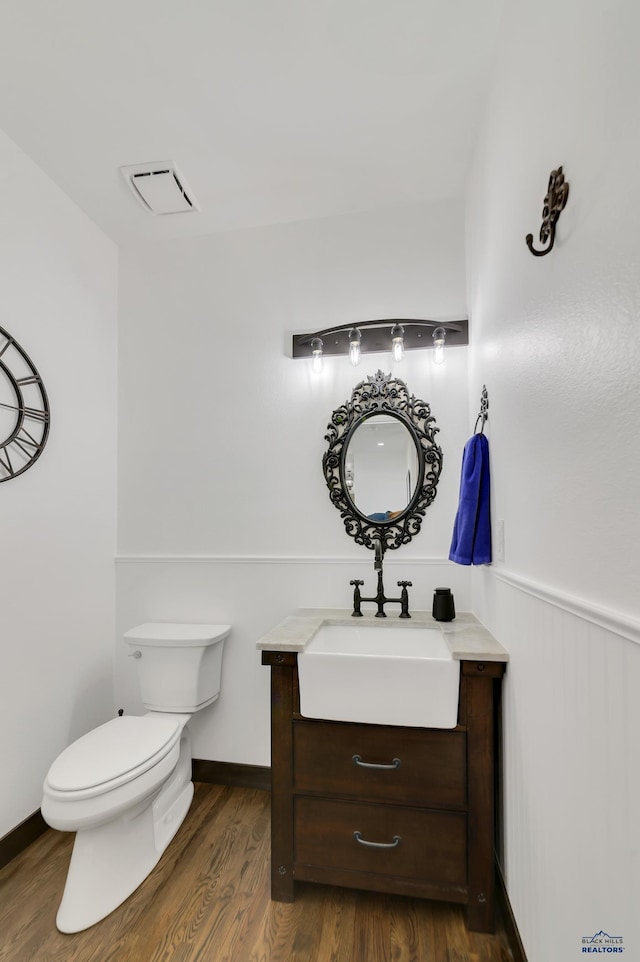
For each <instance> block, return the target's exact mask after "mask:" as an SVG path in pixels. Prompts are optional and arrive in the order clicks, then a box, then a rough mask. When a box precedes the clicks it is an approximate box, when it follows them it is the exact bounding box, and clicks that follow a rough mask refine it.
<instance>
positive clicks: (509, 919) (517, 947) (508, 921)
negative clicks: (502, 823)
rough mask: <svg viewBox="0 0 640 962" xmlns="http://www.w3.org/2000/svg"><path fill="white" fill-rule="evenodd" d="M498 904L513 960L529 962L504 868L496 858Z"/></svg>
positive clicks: (514, 961)
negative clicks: (510, 897) (512, 906)
mask: <svg viewBox="0 0 640 962" xmlns="http://www.w3.org/2000/svg"><path fill="white" fill-rule="evenodd" d="M496 905H497V909H498V911H499V913H500V915H501V917H502V924H503V926H504V931H505V935H506V936H507V942H508V943H509V948H510V950H511V954H512V956H513V962H527V956H526V955H525V951H524V945H523V944H522V939H521V938H520V933H519V932H518V926H517V925H516V919H515V916H514V914H513V909H512V908H511V902H510V901H509V896H508V895H507V887H506V885H505V882H504V875H503V874H502V869H501V867H500V863H499V862H498V859H496Z"/></svg>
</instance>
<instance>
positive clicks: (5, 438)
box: [0, 327, 49, 483]
mask: <svg viewBox="0 0 640 962" xmlns="http://www.w3.org/2000/svg"><path fill="white" fill-rule="evenodd" d="M48 436H49V400H48V398H47V392H46V391H45V389H44V384H43V383H42V378H41V377H40V375H39V374H38V372H37V370H36V368H35V365H34V364H33V361H32V360H31V359H30V357H29V356H28V355H27V353H26V352H25V351H24V350H23V349H22V348H21V347H20V345H19V344H18V343H17V342H16V341H15V340H14V339H13V337H12V336H11V335H10V334H9V333H8V332H7V331H5V330H4V328H2V327H0V483H2V481H10V480H11V478H17V477H18V475H19V474H23V473H24V472H25V471H26V470H27V468H30V467H31V465H32V464H35V462H36V461H37V460H38V458H39V457H40V455H41V454H42V451H43V449H44V446H45V444H46V443H47V438H48Z"/></svg>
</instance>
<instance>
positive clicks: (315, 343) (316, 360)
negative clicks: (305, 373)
mask: <svg viewBox="0 0 640 962" xmlns="http://www.w3.org/2000/svg"><path fill="white" fill-rule="evenodd" d="M311 357H312V361H311V370H312V371H313V373H314V374H321V373H322V338H321V337H314V338H312V339H311Z"/></svg>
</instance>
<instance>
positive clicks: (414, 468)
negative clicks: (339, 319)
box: [322, 371, 442, 549]
mask: <svg viewBox="0 0 640 962" xmlns="http://www.w3.org/2000/svg"><path fill="white" fill-rule="evenodd" d="M438 430H439V429H438V428H437V427H436V423H435V418H434V417H433V415H432V414H431V408H430V406H429V404H428V403H427V402H426V401H422V400H420V399H419V398H416V397H415V396H414V395H413V394H409V391H408V389H407V385H406V384H405V383H404V381H401V380H400V378H395V377H392V376H391V375H390V374H383V373H382V371H378V372H377V374H375V375H371V376H369V377H367V379H366V380H365V381H361V382H360V383H359V384H356V386H355V388H354V389H353V392H352V394H351V398H350V400H348V401H346V402H345V403H344V404H343V405H341V406H340V407H339V408H336V410H335V411H334V412H333V414H332V415H331V421H330V423H329V425H328V426H327V433H326V434H325V441H327V442H328V445H329V446H328V448H327V451H326V452H325V455H324V457H323V459H322V467H323V470H324V476H325V479H326V482H327V487H328V488H329V497H330V498H331V501H332V503H333V504H334V506H335V507H336V508H337V509H338V511H339V512H340V516H341V518H342V521H343V523H344V526H345V530H346V532H347V534H348V535H349V536H350V537H351V538H354V539H355V541H356V542H357V543H358V544H362V545H364V546H365V547H367V548H374V547H375V546H376V543H377V541H380V542H381V544H382V546H383V548H385V549H386V548H399V547H400V546H401V545H403V544H408V542H409V541H411V539H412V538H413V537H415V535H416V534H418V532H419V531H420V527H421V525H422V519H423V517H424V514H425V511H426V509H427V508H428V506H429V505H430V504H431V502H432V501H433V500H434V498H435V496H436V491H437V486H438V479H439V477H440V472H441V470H442V450H441V448H440V447H439V446H438V445H437V444H436V442H435V436H436V434H437V433H438Z"/></svg>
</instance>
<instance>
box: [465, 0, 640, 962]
mask: <svg viewBox="0 0 640 962" xmlns="http://www.w3.org/2000/svg"><path fill="white" fill-rule="evenodd" d="M509 9H510V16H509V20H508V23H507V25H506V29H505V36H504V39H503V44H502V56H501V58H500V60H499V62H498V64H497V67H496V74H495V78H494V85H493V92H492V96H491V98H490V101H489V105H488V111H487V115H486V118H485V122H484V128H483V134H482V137H481V141H480V144H479V148H478V153H477V157H476V162H475V165H474V171H473V176H472V179H471V183H470V189H469V204H468V230H467V236H468V250H467V256H468V277H469V312H470V327H471V331H472V348H471V352H470V354H471V358H472V360H471V364H470V405H471V407H473V405H474V399H475V398H476V397H478V398H479V395H480V390H481V387H482V384H483V383H486V385H487V388H488V392H489V401H490V409H489V423H488V427H487V434H488V436H489V438H490V445H491V455H492V469H493V504H492V513H493V518H494V524H495V522H496V521H497V520H498V519H504V524H505V561H504V563H496V564H495V565H494V566H493V569H490V570H487V569H484V570H482V571H479V572H476V573H475V575H474V579H473V580H474V610H476V612H477V613H478V614H479V615H480V617H482V618H483V619H484V620H485V622H486V623H487V626H488V627H489V628H490V629H491V630H492V631H493V632H494V634H495V635H496V636H497V637H498V639H499V640H500V641H501V642H502V643H503V644H504V645H505V646H506V647H507V648H508V649H509V650H510V651H511V663H510V665H509V669H508V673H507V677H506V681H505V700H504V708H505V719H504V728H505V840H504V868H505V873H506V878H507V887H508V890H509V895H510V898H511V901H512V904H513V908H514V910H515V915H516V919H517V921H518V924H519V927H520V931H521V935H522V937H523V941H524V945H525V949H526V951H527V955H528V959H529V962H566V960H567V959H572V958H578V956H579V955H581V954H582V953H581V939H582V937H583V936H589V935H593V934H594V933H596V932H598V931H600V930H601V929H602V930H604V931H605V932H607V933H609V934H610V935H618V936H622V937H624V940H625V941H624V946H625V953H626V954H625V956H624V957H626V958H640V924H639V921H638V911H637V910H638V905H639V904H640V862H639V860H640V828H639V825H640V822H639V820H638V817H637V811H636V808H637V799H638V797H639V796H640V778H639V771H638V759H639V758H640V724H639V723H640V717H639V714H638V692H639V691H640V647H639V646H638V643H639V642H640V620H639V619H640V594H639V592H638V576H639V574H640V562H639V561H638V557H637V545H638V543H639V541H640V485H639V484H638V477H639V476H640V447H639V445H638V432H639V426H640V382H639V379H638V368H639V365H640V336H639V327H638V315H639V308H640V247H639V245H638V235H639V229H640V175H639V174H638V165H637V157H638V155H639V152H640V119H639V118H640V114H639V113H638V109H637V95H638V90H639V89H640V61H639V60H638V56H637V37H638V35H639V29H640V8H638V6H637V4H632V3H630V2H629V3H627V2H622V0H617V2H610V3H602V2H598V0H580V2H577V0H576V2H566V3H562V4H557V3H551V2H550V0H541V2H539V3H537V4H530V3H524V2H517V3H513V4H511V5H510V8H509ZM559 164H563V165H564V172H565V175H566V177H567V179H568V181H569V182H570V194H569V200H568V204H567V207H566V209H565V211H564V213H563V214H562V216H561V218H560V222H559V225H558V240H557V241H556V247H555V249H554V251H553V252H552V253H551V254H550V255H548V256H547V257H544V258H534V257H533V256H532V255H531V254H530V253H529V252H528V250H527V248H526V246H525V243H524V237H525V234H527V233H528V232H532V233H533V234H534V236H535V238H536V241H537V236H538V231H539V229H540V223H541V210H542V201H543V197H544V194H545V191H546V188H547V180H548V177H549V172H550V170H551V169H552V168H554V167H556V166H557V165H559Z"/></svg>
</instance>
